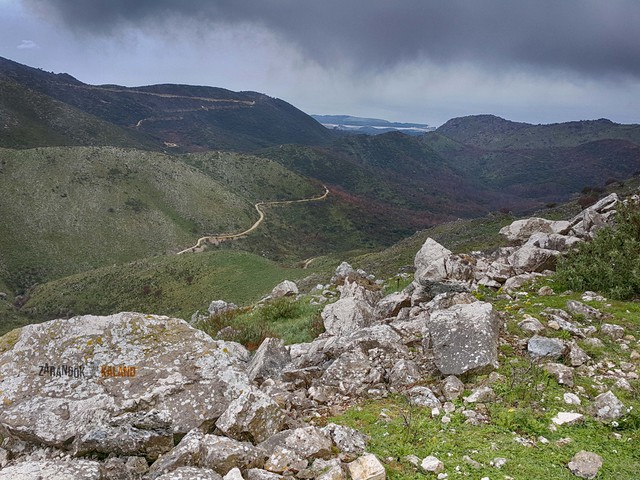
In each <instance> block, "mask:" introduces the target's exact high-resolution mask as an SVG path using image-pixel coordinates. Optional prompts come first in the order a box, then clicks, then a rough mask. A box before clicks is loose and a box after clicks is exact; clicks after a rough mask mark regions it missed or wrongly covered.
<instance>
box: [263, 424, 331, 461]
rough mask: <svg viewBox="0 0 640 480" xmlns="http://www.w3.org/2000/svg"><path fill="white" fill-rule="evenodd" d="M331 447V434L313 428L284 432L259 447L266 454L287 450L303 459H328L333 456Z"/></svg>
mask: <svg viewBox="0 0 640 480" xmlns="http://www.w3.org/2000/svg"><path fill="white" fill-rule="evenodd" d="M331 447H332V441H331V435H330V433H328V432H327V431H326V430H324V429H321V428H317V427H312V426H309V427H301V428H296V429H293V430H284V431H282V432H280V433H277V434H276V435H273V436H272V437H270V438H268V439H267V440H265V441H264V442H262V443H260V444H259V445H258V448H260V449H261V450H263V451H264V452H271V451H275V450H277V449H281V450H282V449H287V450H289V451H291V452H294V453H295V454H296V455H297V456H298V457H299V458H302V459H315V458H324V459H327V458H329V457H330V456H331ZM267 470H270V469H267Z"/></svg>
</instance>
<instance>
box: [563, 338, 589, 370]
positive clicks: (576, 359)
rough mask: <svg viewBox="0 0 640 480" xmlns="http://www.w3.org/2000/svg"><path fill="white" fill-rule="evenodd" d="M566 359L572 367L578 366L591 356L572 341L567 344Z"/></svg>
mask: <svg viewBox="0 0 640 480" xmlns="http://www.w3.org/2000/svg"><path fill="white" fill-rule="evenodd" d="M567 360H568V361H569V364H570V365H571V366H572V367H579V366H580V365H584V364H585V363H587V362H588V361H590V360H591V357H590V356H589V355H587V353H586V352H585V351H584V350H583V349H582V348H580V347H579V346H578V344H577V343H576V342H573V343H571V345H569V353H568V354H567Z"/></svg>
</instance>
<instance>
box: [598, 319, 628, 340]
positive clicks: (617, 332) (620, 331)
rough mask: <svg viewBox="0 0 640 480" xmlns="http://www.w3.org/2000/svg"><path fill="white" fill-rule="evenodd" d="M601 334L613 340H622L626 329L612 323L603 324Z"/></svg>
mask: <svg viewBox="0 0 640 480" xmlns="http://www.w3.org/2000/svg"><path fill="white" fill-rule="evenodd" d="M600 333H602V334H603V335H606V336H607V337H609V338H612V339H613V340H620V339H621V338H622V337H624V328H623V327H621V326H620V325H613V324H611V323H603V324H602V326H601V327H600Z"/></svg>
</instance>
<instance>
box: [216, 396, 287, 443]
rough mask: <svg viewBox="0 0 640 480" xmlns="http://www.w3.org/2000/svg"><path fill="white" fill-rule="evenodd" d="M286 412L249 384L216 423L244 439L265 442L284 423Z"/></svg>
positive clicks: (221, 429)
mask: <svg viewBox="0 0 640 480" xmlns="http://www.w3.org/2000/svg"><path fill="white" fill-rule="evenodd" d="M285 422H286V415H285V413H284V412H283V411H282V409H281V408H280V407H279V406H278V404H277V403H276V402H275V401H274V400H272V399H271V397H269V396H268V395H266V394H264V393H263V392H261V391H260V390H257V389H255V388H249V389H247V391H245V392H243V393H241V394H240V395H239V396H238V398H236V399H235V400H234V401H233V402H231V403H230V404H229V406H228V407H227V409H226V410H225V411H224V413H223V414H222V415H221V416H220V418H218V421H217V422H216V427H218V428H219V429H220V431H221V432H223V433H224V434H225V435H226V436H228V437H231V438H234V439H236V440H241V441H251V442H262V441H264V440H266V439H267V438H269V437H270V436H271V435H275V434H276V433H278V432H279V431H280V430H282V429H283V428H284V426H285Z"/></svg>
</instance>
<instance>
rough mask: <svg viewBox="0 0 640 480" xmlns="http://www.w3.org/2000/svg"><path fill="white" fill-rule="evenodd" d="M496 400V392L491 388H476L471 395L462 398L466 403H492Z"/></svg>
mask: <svg viewBox="0 0 640 480" xmlns="http://www.w3.org/2000/svg"><path fill="white" fill-rule="evenodd" d="M495 399H496V392H494V391H493V388H491V387H478V388H476V389H474V390H473V391H472V392H471V395H469V396H468V397H465V398H464V401H465V402H468V403H485V402H492V401H494V400H495Z"/></svg>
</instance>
